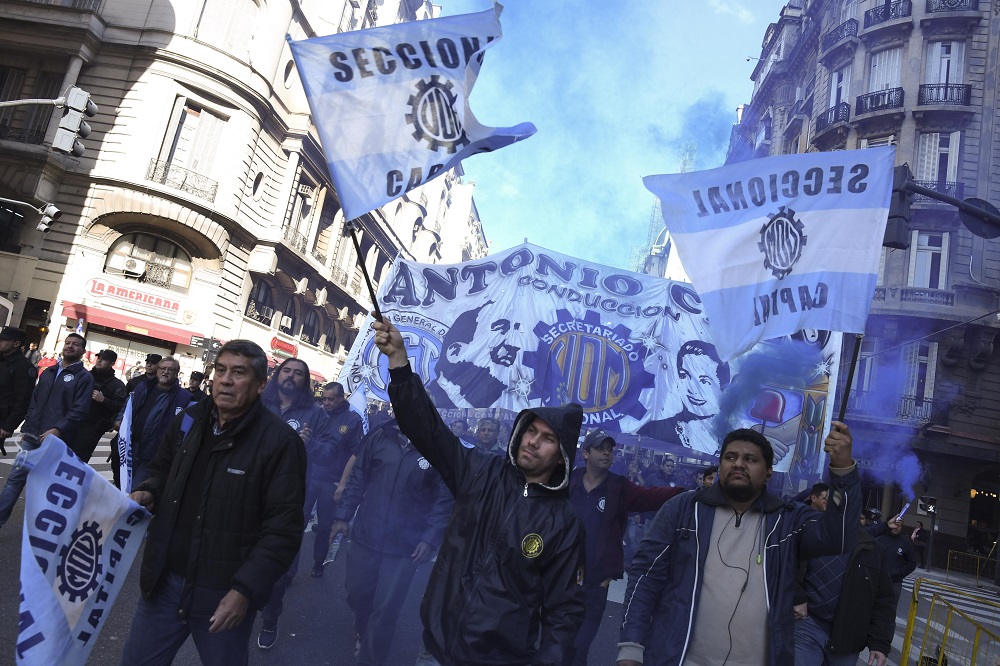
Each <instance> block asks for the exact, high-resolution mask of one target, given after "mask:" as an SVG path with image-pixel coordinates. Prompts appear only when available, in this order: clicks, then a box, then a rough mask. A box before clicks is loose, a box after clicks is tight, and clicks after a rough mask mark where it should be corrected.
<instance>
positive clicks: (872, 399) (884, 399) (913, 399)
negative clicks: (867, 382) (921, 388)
mask: <svg viewBox="0 0 1000 666" xmlns="http://www.w3.org/2000/svg"><path fill="white" fill-rule="evenodd" d="M847 411H848V412H851V413H854V414H859V415H864V416H868V417H875V418H883V419H889V420H893V421H907V422H912V423H917V424H922V423H927V422H928V421H930V420H931V419H932V418H933V417H934V401H933V400H931V399H930V398H924V397H921V396H913V395H899V396H891V395H886V394H885V392H883V391H850V392H849V393H848V394H847Z"/></svg>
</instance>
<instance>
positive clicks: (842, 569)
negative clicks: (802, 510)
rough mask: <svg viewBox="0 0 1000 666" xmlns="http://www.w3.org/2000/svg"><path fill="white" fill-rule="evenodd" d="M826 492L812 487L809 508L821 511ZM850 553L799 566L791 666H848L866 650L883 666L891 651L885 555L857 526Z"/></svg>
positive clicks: (892, 618)
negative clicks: (793, 656)
mask: <svg viewBox="0 0 1000 666" xmlns="http://www.w3.org/2000/svg"><path fill="white" fill-rule="evenodd" d="M829 491H830V487H829V486H828V485H826V484H825V483H817V484H816V485H814V486H813V489H812V493H811V494H810V496H809V500H810V501H809V505H810V506H812V507H813V508H814V509H816V510H817V511H821V512H825V511H826V508H827V505H828V497H829ZM857 539H858V542H857V545H855V547H854V550H853V551H852V552H850V553H844V554H843V555H830V556H826V557H817V558H815V559H812V560H808V561H806V562H803V563H801V564H800V565H799V586H798V587H796V590H795V604H796V605H795V608H794V611H795V666H824V665H826V666H854V665H855V664H857V663H858V656H859V655H860V653H861V651H862V650H864V649H865V648H866V647H867V648H868V653H869V659H868V663H869V664H875V665H877V666H884V664H885V661H886V657H887V656H888V655H889V651H890V650H891V649H892V636H893V632H894V631H895V627H896V604H895V599H894V597H893V591H892V581H891V579H890V577H889V566H888V564H887V562H886V558H885V553H884V552H883V551H882V549H881V548H880V547H879V546H878V545H877V544H876V543H875V540H874V539H873V538H872V537H871V536H870V535H869V534H868V532H867V530H866V529H865V528H862V527H859V528H858V533H857Z"/></svg>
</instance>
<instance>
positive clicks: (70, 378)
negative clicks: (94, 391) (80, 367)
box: [63, 375, 76, 382]
mask: <svg viewBox="0 0 1000 666" xmlns="http://www.w3.org/2000/svg"><path fill="white" fill-rule="evenodd" d="M74 379H76V377H75V376H74V375H63V381H64V382H71V381H73V380H74Z"/></svg>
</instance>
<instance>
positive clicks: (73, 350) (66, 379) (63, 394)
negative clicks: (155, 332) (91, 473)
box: [0, 333, 94, 526]
mask: <svg viewBox="0 0 1000 666" xmlns="http://www.w3.org/2000/svg"><path fill="white" fill-rule="evenodd" d="M86 348H87V341H86V340H85V339H84V337H83V336H82V335H78V334H76V333H70V334H69V335H67V336H66V340H65V342H64V343H63V352H62V362H61V363H59V364H57V365H53V366H51V367H48V368H46V369H45V370H44V371H43V372H42V374H41V376H39V378H38V384H36V385H35V390H34V392H33V393H32V394H31V404H30V405H29V406H28V414H27V415H26V416H25V417H24V425H23V426H22V427H21V432H22V433H24V436H23V437H21V448H24V449H33V448H36V447H37V446H38V444H39V442H40V441H41V440H42V439H44V438H45V437H46V436H47V435H55V436H56V437H58V438H59V439H61V440H62V441H64V442H65V443H66V445H67V446H68V447H70V448H71V449H72V448H73V446H75V444H76V437H77V434H78V430H79V428H80V424H81V423H82V422H83V420H84V419H85V418H86V417H87V412H88V411H89V410H90V395H91V392H92V391H93V388H94V379H93V377H92V376H91V374H90V373H89V372H87V370H86V369H85V368H84V367H83V361H82V360H81V359H83V353H84V351H85V350H86ZM27 480H28V471H27V470H26V469H24V468H23V467H15V468H13V469H12V470H11V472H10V476H8V477H7V483H6V484H5V485H4V487H3V490H2V491H0V526H2V525H3V524H4V523H6V522H7V520H8V519H9V518H10V514H11V511H13V509H14V504H15V503H16V502H17V498H18V497H20V496H21V491H22V490H24V484H25V483H26V482H27Z"/></svg>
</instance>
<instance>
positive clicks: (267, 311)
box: [246, 300, 274, 326]
mask: <svg viewBox="0 0 1000 666" xmlns="http://www.w3.org/2000/svg"><path fill="white" fill-rule="evenodd" d="M246 316H247V318H248V319H253V320H254V321H259V322H260V323H262V324H264V325H265V326H270V325H271V317H273V316H274V310H273V309H272V308H269V307H268V306H266V305H258V304H257V303H255V302H254V301H253V300H251V301H249V302H248V303H247V312H246Z"/></svg>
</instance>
